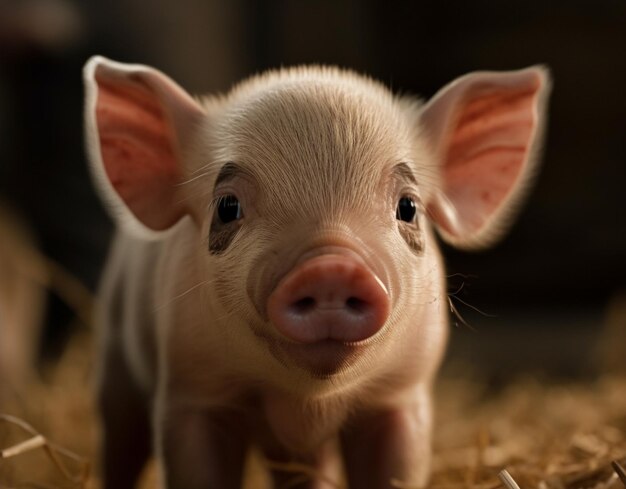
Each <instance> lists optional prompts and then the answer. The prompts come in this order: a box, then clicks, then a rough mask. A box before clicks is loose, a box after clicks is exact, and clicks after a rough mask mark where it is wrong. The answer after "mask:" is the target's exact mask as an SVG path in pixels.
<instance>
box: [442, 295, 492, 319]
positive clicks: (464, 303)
mask: <svg viewBox="0 0 626 489" xmlns="http://www.w3.org/2000/svg"><path fill="white" fill-rule="evenodd" d="M452 297H454V298H455V299H456V300H457V301H459V302H460V303H461V304H463V305H464V306H467V307H469V308H470V309H473V310H474V311H476V312H477V313H479V314H481V315H483V316H485V317H488V318H496V317H498V316H497V315H495V314H488V313H486V312H484V311H481V310H480V309H478V308H477V307H476V306H472V305H471V304H469V303H467V302H465V301H464V300H463V299H460V298H459V297H456V296H452Z"/></svg>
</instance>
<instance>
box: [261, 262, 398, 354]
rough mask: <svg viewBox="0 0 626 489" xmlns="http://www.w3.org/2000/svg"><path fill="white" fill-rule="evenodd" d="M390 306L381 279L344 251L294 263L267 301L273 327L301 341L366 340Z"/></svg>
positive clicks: (286, 335)
mask: <svg viewBox="0 0 626 489" xmlns="http://www.w3.org/2000/svg"><path fill="white" fill-rule="evenodd" d="M389 308H390V305H389V296H388V294H387V290H386V288H385V286H384V285H383V283H382V282H381V281H380V280H379V279H378V277H376V275H374V273H372V271H371V270H370V269H369V268H368V267H367V266H366V265H365V264H364V263H361V262H360V261H358V260H357V259H356V258H354V257H352V256H350V255H347V254H346V255H342V254H324V255H319V256H316V257H313V258H310V259H308V260H306V261H304V262H303V263H301V264H299V265H297V266H296V267H295V268H294V269H293V270H291V271H290V272H289V273H288V274H287V275H286V276H285V277H284V278H283V279H282V280H281V281H280V282H279V283H278V285H277V286H276V289H275V290H274V291H273V292H272V294H271V295H270V297H269V299H268V303H267V311H268V315H269V319H270V321H271V322H272V323H273V324H274V326H275V327H276V329H277V330H278V331H279V332H280V333H282V334H283V335H284V336H285V337H287V338H289V339H290V340H293V341H297V342H300V343H315V342H318V341H323V340H337V341H342V342H357V341H362V340H365V339H367V338H369V337H371V336H373V335H374V334H375V333H376V332H378V331H379V330H380V329H381V328H382V326H383V325H384V324H385V321H386V320H387V317H388V315H389Z"/></svg>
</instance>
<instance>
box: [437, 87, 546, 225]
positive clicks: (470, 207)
mask: <svg viewBox="0 0 626 489" xmlns="http://www.w3.org/2000/svg"><path fill="white" fill-rule="evenodd" d="M538 88H539V84H538V83H537V85H536V86H534V87H529V86H528V85H527V86H525V87H524V89H523V90H517V91H512V90H511V89H510V88H508V89H494V88H492V89H490V90H489V89H482V90H481V91H483V92H484V93H482V94H481V93H476V92H475V91H474V93H468V94H466V95H465V97H466V100H467V98H469V99H470V100H469V101H468V102H466V103H463V102H461V103H460V104H459V109H460V110H459V112H458V113H457V115H456V117H457V122H456V125H455V126H454V129H453V131H452V134H451V135H450V136H449V138H450V139H449V141H448V153H447V155H445V157H444V161H445V164H444V169H443V172H444V182H445V184H444V186H445V193H446V195H447V196H448V198H449V199H450V200H451V201H452V202H453V203H454V205H455V208H456V210H457V212H458V214H459V216H458V218H459V221H461V222H463V228H464V229H467V230H470V231H471V230H478V229H480V228H481V227H482V226H483V224H484V223H485V221H486V220H487V219H488V218H489V217H490V216H491V215H492V214H493V213H494V212H495V211H496V209H497V208H498V207H499V206H500V205H501V204H502V203H503V202H504V201H505V199H506V197H507V196H508V195H509V193H510V192H511V191H512V190H513V188H514V187H515V184H516V182H517V179H518V177H519V175H520V174H521V172H522V169H523V166H524V163H525V162H526V160H527V157H528V151H529V148H530V145H531V142H532V133H533V130H534V128H535V126H536V115H535V112H534V102H535V100H536V94H537V90H538ZM446 224H447V223H445V222H444V223H442V226H443V227H444V229H446V231H448V232H451V233H456V232H458V230H453V229H449V228H448V226H447V225H446Z"/></svg>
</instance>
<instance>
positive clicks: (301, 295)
mask: <svg viewBox="0 0 626 489" xmlns="http://www.w3.org/2000/svg"><path fill="white" fill-rule="evenodd" d="M331 74H334V75H336V74H335V73H328V74H327V75H326V77H324V76H319V75H318V79H315V78H313V79H306V77H305V75H306V76H307V77H310V76H311V75H310V74H307V73H301V74H300V76H301V77H305V79H303V80H300V81H295V82H294V81H290V80H277V81H276V85H278V86H277V87H275V88H274V89H273V90H271V91H265V90H262V91H260V92H256V91H254V89H248V90H246V88H245V87H243V88H242V89H240V90H241V91H242V92H243V93H241V94H239V95H238V97H237V98H235V100H234V101H233V102H232V104H231V105H228V106H227V108H226V109H225V110H224V111H223V112H222V113H218V114H215V116H214V117H216V119H214V120H213V122H212V123H211V122H210V124H212V125H213V128H214V129H213V131H207V132H210V133H211V134H213V137H212V138H211V139H210V141H209V147H208V148H207V151H206V153H205V154H209V155H211V160H212V163H210V166H211V167H212V168H214V169H215V170H216V172H215V173H214V174H215V176H214V183H213V185H214V187H213V193H212V195H213V198H212V202H211V205H210V209H211V211H210V216H209V217H208V218H207V219H205V224H204V227H203V231H202V234H206V235H208V252H209V254H210V255H211V257H210V260H211V268H212V269H213V270H214V273H215V276H216V277H217V280H219V286H218V287H217V288H216V296H217V297H218V298H219V300H220V304H221V306H223V307H224V308H225V309H227V310H228V312H229V314H231V315H239V316H241V317H243V318H245V321H244V322H245V323H246V324H247V325H249V326H250V327H251V328H252V329H253V330H254V332H255V334H256V335H258V337H259V338H260V340H261V341H264V342H266V343H268V344H269V345H270V349H269V350H270V352H272V353H273V354H274V355H275V356H276V357H277V358H278V359H279V360H280V361H282V362H284V363H290V362H293V363H295V364H296V365H298V366H301V367H303V368H305V369H308V370H310V371H312V372H315V373H317V374H328V373H331V372H334V371H336V370H338V369H340V368H345V367H346V365H347V364H348V363H350V362H349V361H350V359H356V358H357V357H358V356H359V355H358V354H357V352H358V351H363V350H365V349H366V347H367V346H368V345H370V344H373V343H379V342H380V341H381V340H382V339H383V338H384V337H386V336H387V335H388V334H389V333H390V332H391V331H392V330H394V329H397V328H399V327H404V323H406V321H404V322H403V324H400V323H401V322H402V321H400V320H399V319H400V315H399V314H398V312H397V311H399V310H403V309H406V307H407V306H408V305H409V304H410V306H411V309H412V310H414V309H415V308H416V307H419V305H420V303H422V302H423V301H424V300H429V301H432V300H433V298H434V297H433V294H432V292H433V291H434V289H432V288H429V289H426V288H425V287H424V286H423V284H424V283H426V282H429V283H437V277H436V276H434V277H430V278H429V277H427V275H428V274H432V273H433V267H432V266H430V267H429V266H428V264H427V263H426V261H425V260H424V256H425V246H426V245H425V233H426V232H427V226H428V224H427V219H426V215H425V207H424V204H423V202H424V199H425V198H426V196H427V195H428V193H427V192H428V189H431V190H430V191H432V187H433V185H434V181H433V172H432V171H431V172H430V173H429V171H428V170H424V169H425V168H428V165H427V164H425V161H424V160H425V159H426V158H427V155H426V154H425V150H424V149H423V148H420V147H419V139H418V138H413V137H412V133H411V131H409V129H408V128H410V127H411V125H412V123H414V122H415V121H414V120H413V121H412V120H411V116H412V113H411V112H410V111H408V110H407V109H406V107H405V106H403V105H402V103H401V102H400V101H398V100H395V99H394V98H393V97H392V96H391V94H390V93H389V92H387V91H386V90H384V89H383V88H382V87H379V86H378V85H375V84H373V83H370V82H365V81H361V85H362V86H361V85H359V84H356V83H354V81H353V80H352V79H349V82H350V83H346V82H343V83H341V84H337V83H336V81H334V80H333V79H332V76H330V75H331ZM327 77H330V79H328V78H327ZM236 93H237V92H236ZM242 115H244V116H242ZM216 120H217V121H218V122H217V124H216V122H215V121H216ZM224 142H226V143H227V144H224ZM416 160H419V163H420V164H417V163H416ZM422 187H423V188H424V190H423V189H422ZM431 265H432V264H431ZM420 284H422V285H421V287H420ZM420 289H421V290H422V291H426V290H428V292H427V293H426V294H424V293H422V294H420V293H418V291H419V290H420ZM425 296H426V297H425Z"/></svg>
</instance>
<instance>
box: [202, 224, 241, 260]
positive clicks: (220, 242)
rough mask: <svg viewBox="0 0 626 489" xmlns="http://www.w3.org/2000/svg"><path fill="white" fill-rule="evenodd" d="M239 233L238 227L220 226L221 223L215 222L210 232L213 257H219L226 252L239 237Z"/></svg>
mask: <svg viewBox="0 0 626 489" xmlns="http://www.w3.org/2000/svg"><path fill="white" fill-rule="evenodd" d="M237 231H239V226H238V225H228V224H227V225H224V224H221V225H220V223H215V222H213V224H212V225H211V231H210V232H209V252H210V253H211V254H212V255H219V254H220V253H223V252H224V251H226V250H227V249H228V247H229V246H230V243H231V242H232V241H233V238H234V237H235V236H236V235H237Z"/></svg>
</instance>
